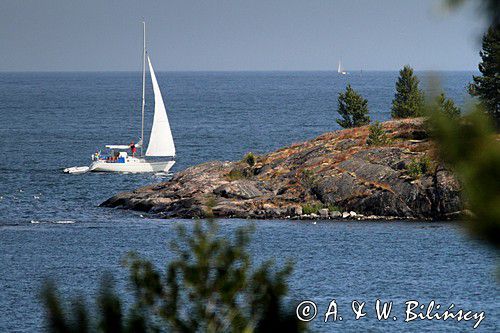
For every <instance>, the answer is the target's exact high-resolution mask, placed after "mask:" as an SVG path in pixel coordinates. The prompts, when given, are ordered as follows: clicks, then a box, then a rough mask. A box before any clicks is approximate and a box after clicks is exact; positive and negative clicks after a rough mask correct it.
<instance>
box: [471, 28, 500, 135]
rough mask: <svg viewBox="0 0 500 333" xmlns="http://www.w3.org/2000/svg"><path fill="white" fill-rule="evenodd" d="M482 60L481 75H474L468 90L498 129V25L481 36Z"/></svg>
mask: <svg viewBox="0 0 500 333" xmlns="http://www.w3.org/2000/svg"><path fill="white" fill-rule="evenodd" d="M480 55H481V59H482V62H481V63H480V64H479V71H480V72H481V74H482V76H474V77H473V80H474V83H472V84H471V85H470V87H469V92H470V94H471V95H473V96H477V97H478V98H479V100H480V101H481V103H482V105H483V106H484V108H485V109H486V112H487V113H488V114H489V115H490V117H491V118H492V119H493V122H494V124H495V126H496V128H497V130H500V26H499V25H496V26H491V27H490V28H489V29H488V32H487V33H486V34H485V35H484V37H483V49H482V50H481V52H480Z"/></svg>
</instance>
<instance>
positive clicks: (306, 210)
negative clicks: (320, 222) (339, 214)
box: [302, 202, 340, 215]
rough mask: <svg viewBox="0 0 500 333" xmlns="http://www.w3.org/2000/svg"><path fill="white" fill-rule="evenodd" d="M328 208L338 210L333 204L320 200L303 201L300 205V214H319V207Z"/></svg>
mask: <svg viewBox="0 0 500 333" xmlns="http://www.w3.org/2000/svg"><path fill="white" fill-rule="evenodd" d="M324 208H326V209H328V211H329V212H334V211H340V209H339V208H338V207H337V206H335V205H333V204H328V205H327V204H323V203H321V202H314V203H305V204H303V205H302V214H307V215H311V214H319V210H320V209H324Z"/></svg>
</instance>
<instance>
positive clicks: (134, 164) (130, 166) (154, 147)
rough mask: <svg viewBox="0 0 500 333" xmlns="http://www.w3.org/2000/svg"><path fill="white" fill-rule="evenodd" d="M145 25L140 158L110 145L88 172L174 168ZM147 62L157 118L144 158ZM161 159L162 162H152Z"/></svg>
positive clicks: (166, 118) (164, 170)
mask: <svg viewBox="0 0 500 333" xmlns="http://www.w3.org/2000/svg"><path fill="white" fill-rule="evenodd" d="M142 24H143V46H144V47H143V55H142V110H141V137H140V140H139V142H138V143H137V144H136V145H135V147H136V149H137V148H139V149H140V155H139V156H135V154H134V152H132V156H130V155H129V154H128V152H127V151H128V150H130V149H131V147H132V145H106V148H107V149H108V150H109V153H108V154H107V155H101V154H100V153H96V154H94V155H93V156H92V159H93V162H92V164H91V165H90V167H89V170H88V171H93V172H133V173H139V172H168V171H169V170H170V168H172V166H173V165H174V163H175V161H174V158H175V145H174V139H173V137H172V131H171V130H170V124H169V121H168V117H167V111H166V109H165V104H164V103H163V97H162V95H161V91H160V87H159V85H158V81H157V80H156V75H155V72H154V69H153V65H152V64H151V59H150V58H149V55H148V54H147V52H146V23H145V22H142ZM146 59H147V63H148V68H149V74H150V75H151V83H152V85H153V93H154V116H153V126H152V128H151V134H150V136H149V144H148V146H147V149H146V154H145V155H143V138H144V106H145V96H146V93H145V89H146ZM151 158H160V159H151Z"/></svg>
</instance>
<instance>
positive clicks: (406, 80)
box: [391, 65, 424, 118]
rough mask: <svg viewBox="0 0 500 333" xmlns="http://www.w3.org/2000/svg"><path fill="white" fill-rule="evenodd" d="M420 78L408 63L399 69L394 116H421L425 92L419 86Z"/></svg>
mask: <svg viewBox="0 0 500 333" xmlns="http://www.w3.org/2000/svg"><path fill="white" fill-rule="evenodd" d="M418 83H419V80H418V78H417V77H416V76H415V75H413V69H412V68H411V67H410V66H408V65H406V66H404V67H403V69H402V70H400V71H399V78H398V81H397V82H396V94H395V95H394V99H393V100H392V109H391V111H392V112H391V115H392V117H393V118H412V117H420V116H422V112H423V105H424V94H423V92H422V91H421V90H420V89H419V88H418Z"/></svg>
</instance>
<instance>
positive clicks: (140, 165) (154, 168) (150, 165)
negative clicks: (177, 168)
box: [89, 160, 175, 173]
mask: <svg viewBox="0 0 500 333" xmlns="http://www.w3.org/2000/svg"><path fill="white" fill-rule="evenodd" d="M174 164H175V161H163V162H147V161H145V160H137V161H127V162H126V163H112V162H111V163H110V162H106V161H101V160H99V161H94V162H93V163H92V164H91V165H90V169H89V171H91V172H130V173H143V172H168V171H169V170H170V168H172V166H173V165H174Z"/></svg>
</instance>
